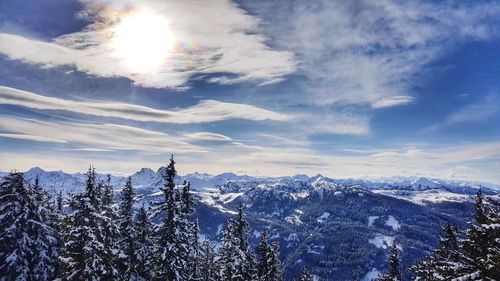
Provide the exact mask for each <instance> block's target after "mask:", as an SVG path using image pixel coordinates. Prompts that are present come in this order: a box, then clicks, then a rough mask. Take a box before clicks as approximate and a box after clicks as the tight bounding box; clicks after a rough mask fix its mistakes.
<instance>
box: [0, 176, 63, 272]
mask: <svg viewBox="0 0 500 281" xmlns="http://www.w3.org/2000/svg"><path fill="white" fill-rule="evenodd" d="M48 202H49V200H48V195H47V194H46V193H45V192H44V191H42V190H41V187H40V186H39V184H38V180H36V181H35V186H34V187H30V186H28V185H27V184H26V183H25V182H24V178H23V174H22V173H16V172H13V173H10V174H9V175H8V176H6V177H5V178H4V180H3V182H1V183H0V214H1V215H0V245H2V246H1V247H0V279H1V280H52V279H53V278H55V276H56V274H57V265H58V263H57V259H58V252H57V242H58V237H57V235H56V233H55V230H54V228H53V225H52V222H51V221H50V219H51V218H52V214H51V210H50V209H48V208H46V207H45V206H46V205H48Z"/></svg>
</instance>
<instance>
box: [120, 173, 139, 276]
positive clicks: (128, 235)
mask: <svg viewBox="0 0 500 281" xmlns="http://www.w3.org/2000/svg"><path fill="white" fill-rule="evenodd" d="M133 206H134V189H133V187H132V178H131V177H128V178H127V181H126V182H125V187H123V189H122V191H121V201H120V204H119V210H118V219H117V225H118V229H119V230H120V235H119V236H120V237H119V239H118V245H119V248H120V261H119V264H120V266H119V272H120V278H121V279H122V280H130V279H131V277H132V276H135V273H134V264H135V255H134V254H135V252H136V250H135V241H134V217H133Z"/></svg>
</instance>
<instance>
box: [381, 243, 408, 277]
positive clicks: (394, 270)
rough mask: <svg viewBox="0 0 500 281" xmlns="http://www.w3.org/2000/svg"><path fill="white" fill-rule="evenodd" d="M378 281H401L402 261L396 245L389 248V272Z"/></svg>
mask: <svg viewBox="0 0 500 281" xmlns="http://www.w3.org/2000/svg"><path fill="white" fill-rule="evenodd" d="M377 280H378V281H401V280H402V279H401V271H400V261H399V253H398V248H397V247H396V243H394V244H393V245H392V246H391V247H390V248H389V272H387V273H386V274H384V275H383V276H382V277H380V278H378V279H377Z"/></svg>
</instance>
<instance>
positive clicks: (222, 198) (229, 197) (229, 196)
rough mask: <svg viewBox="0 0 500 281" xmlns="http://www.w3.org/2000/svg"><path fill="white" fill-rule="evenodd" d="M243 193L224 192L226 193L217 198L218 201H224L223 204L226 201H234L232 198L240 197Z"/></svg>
mask: <svg viewBox="0 0 500 281" xmlns="http://www.w3.org/2000/svg"><path fill="white" fill-rule="evenodd" d="M243 194H244V193H243V192H234V193H226V194H222V195H221V196H220V197H219V199H220V201H222V202H224V204H227V203H230V202H232V201H234V199H236V198H238V197H240V196H241V195H243Z"/></svg>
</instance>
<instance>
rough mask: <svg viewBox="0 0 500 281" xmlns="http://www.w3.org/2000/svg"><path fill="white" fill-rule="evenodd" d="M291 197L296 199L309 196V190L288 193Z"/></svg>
mask: <svg viewBox="0 0 500 281" xmlns="http://www.w3.org/2000/svg"><path fill="white" fill-rule="evenodd" d="M290 195H291V196H292V198H293V199H295V200H298V199H303V198H306V197H307V196H309V192H307V191H304V192H294V193H291V194H290Z"/></svg>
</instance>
